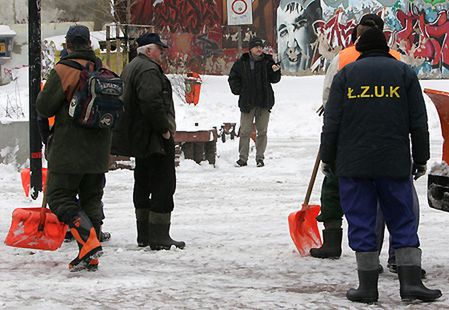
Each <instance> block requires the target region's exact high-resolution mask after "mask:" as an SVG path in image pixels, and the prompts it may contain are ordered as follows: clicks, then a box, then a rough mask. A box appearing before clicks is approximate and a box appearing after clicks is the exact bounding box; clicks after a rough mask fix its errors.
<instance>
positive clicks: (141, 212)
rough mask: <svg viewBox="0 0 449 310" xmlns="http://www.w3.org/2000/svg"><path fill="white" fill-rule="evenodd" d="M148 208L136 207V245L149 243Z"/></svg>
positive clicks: (143, 245) (145, 245)
mask: <svg viewBox="0 0 449 310" xmlns="http://www.w3.org/2000/svg"><path fill="white" fill-rule="evenodd" d="M149 214H150V210H149V209H140V208H139V209H136V224H137V246H138V247H147V246H148V245H149V242H148V237H149V235H150V230H149V222H148V221H149Z"/></svg>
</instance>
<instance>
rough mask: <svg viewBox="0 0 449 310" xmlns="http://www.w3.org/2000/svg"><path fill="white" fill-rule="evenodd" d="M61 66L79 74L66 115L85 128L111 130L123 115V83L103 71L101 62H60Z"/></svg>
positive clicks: (68, 60)
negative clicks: (83, 63) (74, 70)
mask: <svg viewBox="0 0 449 310" xmlns="http://www.w3.org/2000/svg"><path fill="white" fill-rule="evenodd" d="M59 63H60V64H63V65H66V66H69V67H72V68H75V69H77V70H80V71H81V74H80V79H79V82H78V85H77V87H76V88H75V91H74V93H73V97H72V100H71V101H70V103H69V116H70V118H72V119H73V120H75V121H76V122H77V123H78V124H79V125H81V126H83V127H87V128H113V127H114V125H115V124H116V123H117V121H118V118H119V117H120V114H121V113H122V112H123V106H124V105H123V101H122V100H121V99H120V96H121V95H122V94H123V88H124V85H123V81H122V80H121V79H120V77H119V76H118V75H117V74H115V73H114V72H112V71H111V70H108V69H106V68H102V66H101V61H100V60H99V59H97V62H96V63H95V64H93V63H92V62H87V64H86V66H82V65H81V64H80V63H78V62H76V61H74V60H70V59H63V60H61V61H59Z"/></svg>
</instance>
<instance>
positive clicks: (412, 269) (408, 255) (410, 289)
mask: <svg viewBox="0 0 449 310" xmlns="http://www.w3.org/2000/svg"><path fill="white" fill-rule="evenodd" d="M396 263H397V264H398V277H399V283H400V294H401V298H402V300H414V299H419V300H422V301H429V302H430V301H434V300H435V299H438V298H440V297H441V296H442V294H441V291H440V290H431V289H428V288H427V287H425V286H424V284H423V283H422V281H421V249H419V248H400V249H396Z"/></svg>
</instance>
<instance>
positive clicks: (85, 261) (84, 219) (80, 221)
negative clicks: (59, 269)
mask: <svg viewBox="0 0 449 310" xmlns="http://www.w3.org/2000/svg"><path fill="white" fill-rule="evenodd" d="M68 224H69V227H70V232H71V233H72V235H73V238H74V239H75V240H76V242H77V243H78V247H79V252H78V255H77V257H76V258H75V259H74V260H72V261H71V262H70V264H69V269H70V271H78V270H82V269H89V265H90V262H91V260H97V265H98V258H99V257H100V256H101V255H102V254H103V249H102V248H101V244H100V241H99V240H98V238H97V234H96V232H95V228H94V226H93V225H92V222H91V221H90V219H89V217H88V216H87V215H86V213H84V211H79V212H78V214H77V215H76V216H75V217H74V218H73V219H72V220H71V221H70V222H69V223H68Z"/></svg>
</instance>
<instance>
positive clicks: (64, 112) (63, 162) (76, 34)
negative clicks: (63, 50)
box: [36, 25, 111, 271]
mask: <svg viewBox="0 0 449 310" xmlns="http://www.w3.org/2000/svg"><path fill="white" fill-rule="evenodd" d="M66 44H67V48H68V49H70V50H71V51H72V52H71V53H70V55H68V56H66V59H70V60H72V61H76V62H78V63H79V64H81V65H82V66H86V65H87V64H88V63H90V64H91V65H92V67H93V66H94V64H95V62H96V57H95V53H94V51H93V50H92V48H91V47H90V46H91V42H90V33H89V29H88V28H87V27H85V26H81V25H77V26H71V27H70V28H69V30H68V32H67V35H66ZM80 74H81V71H80V70H78V69H75V68H72V67H70V66H67V65H64V64H57V65H56V66H55V68H54V69H53V70H52V71H51V73H50V75H49V77H48V80H47V83H46V84H45V87H44V89H43V90H42V91H41V92H40V93H39V96H38V98H37V101H36V108H37V111H38V113H39V114H40V116H41V117H43V118H44V119H47V118H49V117H52V116H55V123H54V126H53V128H52V132H53V133H52V134H50V136H49V137H48V139H47V144H46V148H47V154H48V155H47V160H48V169H49V173H48V176H47V178H48V179H47V190H46V191H47V192H46V196H47V201H48V205H49V206H50V209H51V210H52V211H53V213H55V214H56V215H57V217H58V219H59V220H60V221H62V222H64V223H66V224H68V225H69V227H70V231H71V232H72V235H73V236H74V237H75V240H76V241H77V242H78V246H79V253H78V256H77V257H76V258H75V259H74V260H73V261H72V262H71V263H70V264H69V268H70V269H71V270H72V271H75V270H78V269H85V268H88V269H96V268H97V267H98V256H100V255H101V254H102V248H101V245H100V242H99V241H98V238H97V233H96V230H97V231H98V232H99V231H100V226H101V224H102V220H103V219H104V215H103V205H102V202H101V199H102V197H103V187H104V180H105V172H107V171H108V164H109V152H110V148H111V130H110V129H105V128H98V129H94V128H85V127H82V126H80V125H78V124H77V123H76V121H75V120H73V119H71V118H70V116H69V103H70V101H71V100H72V96H73V94H74V92H75V89H76V87H77V85H78V82H79V80H80ZM77 196H78V198H79V202H78V200H77ZM95 228H96V229H95Z"/></svg>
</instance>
